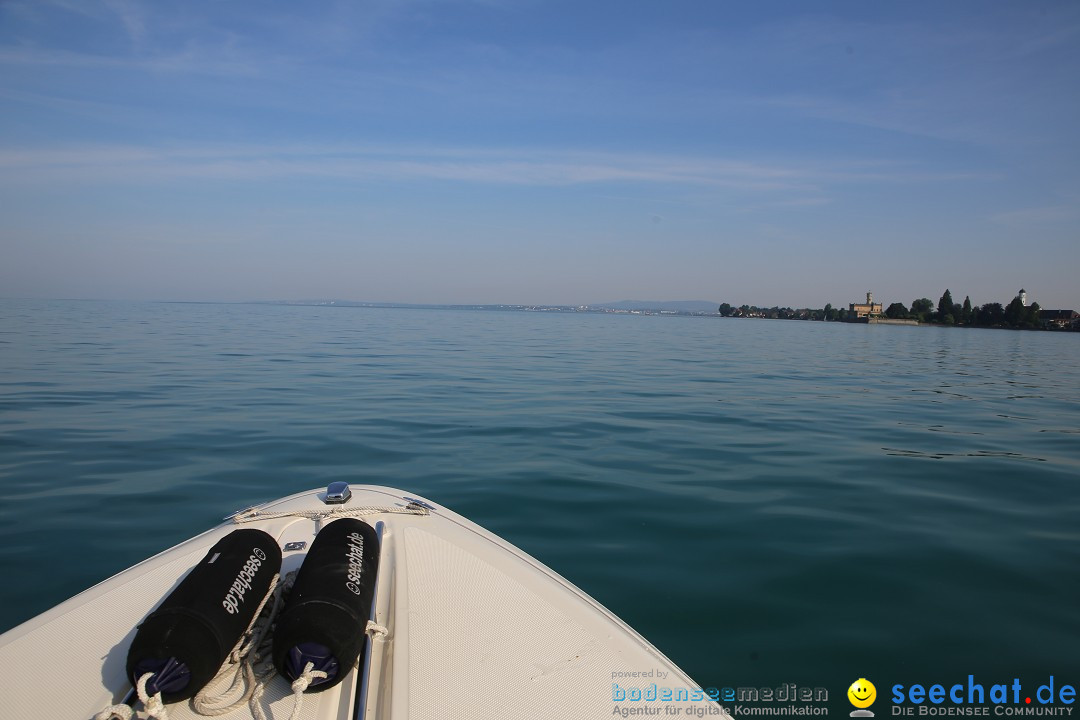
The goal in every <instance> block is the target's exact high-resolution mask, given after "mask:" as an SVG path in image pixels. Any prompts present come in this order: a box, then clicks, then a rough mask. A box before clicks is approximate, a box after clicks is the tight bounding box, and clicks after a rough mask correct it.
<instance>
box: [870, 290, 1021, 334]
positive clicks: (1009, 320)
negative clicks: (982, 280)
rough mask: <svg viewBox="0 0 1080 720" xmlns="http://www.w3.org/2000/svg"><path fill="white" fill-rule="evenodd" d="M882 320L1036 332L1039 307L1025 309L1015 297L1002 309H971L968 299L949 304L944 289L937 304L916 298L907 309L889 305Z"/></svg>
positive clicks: (997, 305) (999, 306)
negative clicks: (1033, 329) (895, 319)
mask: <svg viewBox="0 0 1080 720" xmlns="http://www.w3.org/2000/svg"><path fill="white" fill-rule="evenodd" d="M885 317H889V318H897V319H913V320H918V321H919V322H921V323H936V324H938V325H968V326H971V327H1008V328H1039V327H1041V324H1040V322H1039V303H1031V304H1030V305H1025V304H1024V301H1023V300H1022V299H1021V297H1020V296H1019V295H1017V296H1016V297H1014V298H1013V299H1012V301H1011V302H1010V303H1009V304H1008V305H1005V306H1003V305H1002V304H1001V303H997V302H993V303H986V304H984V305H978V306H976V305H972V304H971V297H970V296H966V295H965V296H964V302H962V303H955V302H953V296H952V293H951V292H950V291H949V290H948V289H946V290H945V292H944V293H942V295H941V298H940V299H939V300H938V302H937V307H936V308H935V306H934V303H933V301H932V300H930V299H929V298H919V299H918V300H915V301H913V302H912V303H911V308H910V309H909V308H907V307H905V306H904V304H903V303H892V304H891V305H889V307H887V308H885Z"/></svg>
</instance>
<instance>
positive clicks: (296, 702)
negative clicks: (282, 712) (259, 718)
mask: <svg viewBox="0 0 1080 720" xmlns="http://www.w3.org/2000/svg"><path fill="white" fill-rule="evenodd" d="M324 677H326V673H324V672H323V671H322V670H316V669H315V663H313V662H309V663H308V664H307V665H305V666H304V672H302V673H300V677H298V678H296V679H295V680H293V684H292V691H293V709H292V714H290V715H289V720H299V718H300V706H301V705H303V704H304V691H305V690H307V689H308V686H309V685H311V683H312V682H314V681H315V680H316V679H318V678H324Z"/></svg>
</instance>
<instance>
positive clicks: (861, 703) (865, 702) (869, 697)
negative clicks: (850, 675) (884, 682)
mask: <svg viewBox="0 0 1080 720" xmlns="http://www.w3.org/2000/svg"><path fill="white" fill-rule="evenodd" d="M847 698H848V701H849V702H850V703H851V704H852V705H854V706H855V709H854V710H852V711H851V717H874V713H873V712H871V711H869V710H867V709H866V708H868V707H870V706H871V705H873V704H874V700H877V688H876V687H874V683H872V682H870V681H869V680H867V679H866V678H859V679H858V680H856V681H855V682H853V683H851V687H849V688H848V689H847Z"/></svg>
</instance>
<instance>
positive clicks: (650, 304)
mask: <svg viewBox="0 0 1080 720" xmlns="http://www.w3.org/2000/svg"><path fill="white" fill-rule="evenodd" d="M589 307H590V308H600V309H606V310H643V311H644V310H650V311H653V312H661V311H665V310H666V311H669V312H680V313H712V314H715V313H716V311H717V308H719V307H720V303H716V302H712V301H711V300H619V301H618V302H609V303H594V304H590V305H589Z"/></svg>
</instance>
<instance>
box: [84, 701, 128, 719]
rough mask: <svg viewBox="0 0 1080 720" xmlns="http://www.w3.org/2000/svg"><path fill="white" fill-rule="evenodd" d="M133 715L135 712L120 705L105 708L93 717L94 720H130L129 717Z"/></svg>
mask: <svg viewBox="0 0 1080 720" xmlns="http://www.w3.org/2000/svg"><path fill="white" fill-rule="evenodd" d="M134 714H135V711H134V710H132V709H131V706H130V705H125V704H124V703H120V704H119V705H110V706H109V707H107V708H105V709H104V710H102V711H101V712H99V713H98V714H97V715H95V716H94V720H131V716H132V715H134Z"/></svg>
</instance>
